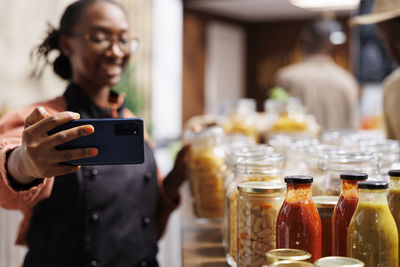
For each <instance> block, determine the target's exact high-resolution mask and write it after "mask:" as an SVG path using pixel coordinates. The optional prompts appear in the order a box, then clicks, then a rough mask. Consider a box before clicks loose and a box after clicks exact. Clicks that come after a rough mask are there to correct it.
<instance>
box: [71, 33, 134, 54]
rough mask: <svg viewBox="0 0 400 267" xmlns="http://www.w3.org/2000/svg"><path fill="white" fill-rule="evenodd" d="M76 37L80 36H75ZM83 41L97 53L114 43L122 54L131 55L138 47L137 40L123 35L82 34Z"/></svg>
mask: <svg viewBox="0 0 400 267" xmlns="http://www.w3.org/2000/svg"><path fill="white" fill-rule="evenodd" d="M77 36H78V37H79V36H80V35H77ZM82 36H83V39H84V40H85V41H87V42H88V43H89V45H90V46H91V47H92V48H93V49H94V50H96V51H97V52H98V53H103V52H105V51H106V50H107V49H110V47H111V46H113V45H114V43H116V44H117V45H118V47H119V49H120V50H121V51H122V52H123V53H124V54H133V53H135V52H136V51H137V49H138V47H139V38H137V37H130V36H123V35H120V36H118V35H111V34H107V33H103V32H99V33H95V34H89V33H87V34H84V35H82Z"/></svg>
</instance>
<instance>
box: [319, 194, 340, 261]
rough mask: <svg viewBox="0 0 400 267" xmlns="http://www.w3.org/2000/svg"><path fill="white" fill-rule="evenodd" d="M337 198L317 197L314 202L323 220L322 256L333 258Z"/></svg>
mask: <svg viewBox="0 0 400 267" xmlns="http://www.w3.org/2000/svg"><path fill="white" fill-rule="evenodd" d="M338 199H339V198H338V197H336V196H315V197H313V201H314V204H315V206H316V207H317V210H318V213H319V217H320V218H321V226H322V235H321V255H322V257H327V256H332V215H333V210H334V209H335V206H336V203H337V202H338Z"/></svg>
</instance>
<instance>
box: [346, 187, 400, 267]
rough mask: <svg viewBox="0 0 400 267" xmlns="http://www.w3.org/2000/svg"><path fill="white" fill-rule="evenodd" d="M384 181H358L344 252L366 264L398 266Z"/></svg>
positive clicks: (396, 240)
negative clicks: (356, 203)
mask: <svg viewBox="0 0 400 267" xmlns="http://www.w3.org/2000/svg"><path fill="white" fill-rule="evenodd" d="M388 187H389V184H388V183H387V182H379V181H365V182H360V183H358V189H359V191H360V194H359V200H358V205H357V209H356V211H355V212H354V215H353V217H352V219H351V222H350V225H349V230H348V234H347V249H348V255H349V257H351V258H355V259H358V260H361V261H363V262H364V263H365V266H366V267H376V266H385V267H398V262H399V257H398V240H399V238H398V232H397V227H396V222H395V221H394V218H393V216H392V214H391V213H390V210H389V206H388V202H387V189H388Z"/></svg>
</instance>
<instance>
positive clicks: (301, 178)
mask: <svg viewBox="0 0 400 267" xmlns="http://www.w3.org/2000/svg"><path fill="white" fill-rule="evenodd" d="M312 182H313V178H312V176H308V175H291V176H286V177H285V183H291V184H310V183H312Z"/></svg>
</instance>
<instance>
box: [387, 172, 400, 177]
mask: <svg viewBox="0 0 400 267" xmlns="http://www.w3.org/2000/svg"><path fill="white" fill-rule="evenodd" d="M388 174H389V176H392V177H400V170H390V171H389V172H388Z"/></svg>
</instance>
